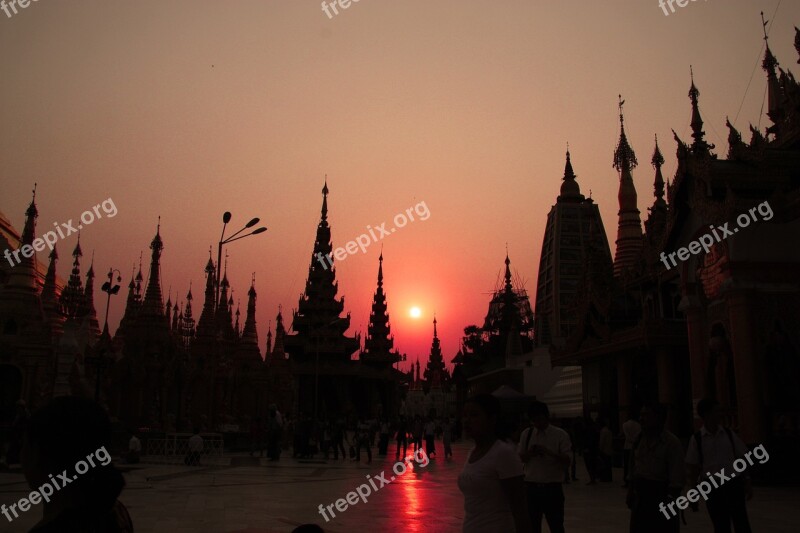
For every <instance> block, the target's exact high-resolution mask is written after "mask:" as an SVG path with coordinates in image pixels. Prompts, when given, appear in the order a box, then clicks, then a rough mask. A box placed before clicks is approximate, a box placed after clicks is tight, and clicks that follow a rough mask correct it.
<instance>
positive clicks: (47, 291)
mask: <svg viewBox="0 0 800 533" xmlns="http://www.w3.org/2000/svg"><path fill="white" fill-rule="evenodd" d="M49 257H50V264H49V265H48V266H47V275H46V276H45V278H44V286H43V287H42V303H43V304H45V306H47V304H49V303H52V302H55V300H56V263H57V262H58V252H57V251H56V245H53V250H52V251H51V252H50V256H49Z"/></svg>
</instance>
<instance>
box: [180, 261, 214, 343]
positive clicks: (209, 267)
mask: <svg viewBox="0 0 800 533" xmlns="http://www.w3.org/2000/svg"><path fill="white" fill-rule="evenodd" d="M205 273H206V291H205V300H204V301H203V310H202V311H201V312H200V320H199V321H198V322H197V336H198V337H213V336H214V309H215V302H214V301H215V299H216V290H215V288H216V286H217V281H216V269H215V268H214V261H212V260H211V247H209V249H208V263H206V268H205ZM189 292H190V293H191V290H190V291H189ZM187 299H188V296H187Z"/></svg>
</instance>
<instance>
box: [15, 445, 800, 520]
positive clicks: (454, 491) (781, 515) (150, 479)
mask: <svg viewBox="0 0 800 533" xmlns="http://www.w3.org/2000/svg"><path fill="white" fill-rule="evenodd" d="M439 445H441V443H439ZM393 450H394V448H393V447H392V448H390V451H392V452H393ZM467 450H468V447H467V445H466V444H463V443H460V444H456V445H455V446H454V452H455V459H454V460H452V461H445V460H443V459H436V460H433V461H431V462H430V464H429V465H428V466H427V467H421V466H415V468H414V469H413V470H409V471H408V472H407V473H405V474H404V475H402V476H397V478H396V480H395V481H394V482H392V483H390V484H389V485H386V486H385V487H383V488H381V489H380V490H378V491H377V492H376V493H374V494H372V495H371V496H369V497H368V501H367V502H366V503H362V502H361V501H360V500H359V502H358V503H357V504H356V505H354V506H352V507H350V508H348V509H347V510H346V511H344V512H343V513H338V512H337V516H336V517H335V518H334V519H332V520H331V521H330V522H329V523H327V524H326V523H325V520H324V519H323V518H322V517H321V516H320V515H319V513H318V507H319V505H320V504H323V505H325V506H327V505H330V504H332V503H334V502H335V501H336V500H337V499H339V498H344V497H345V496H346V495H347V493H348V492H350V491H354V490H355V489H356V487H358V486H359V485H361V484H362V483H364V482H365V480H366V477H367V476H368V475H369V476H371V477H375V476H378V475H380V474H381V472H382V471H384V472H385V477H386V478H387V479H388V478H390V476H391V475H392V472H391V468H392V466H393V464H394V460H393V459H394V455H391V456H389V457H386V458H379V457H375V458H374V459H375V460H374V461H373V463H372V464H371V465H367V464H365V462H364V461H363V458H362V463H361V464H356V463H355V462H351V461H350V460H347V461H342V460H341V459H340V460H339V461H338V462H336V461H333V460H329V461H327V462H325V461H322V460H318V461H304V462H300V461H297V460H294V459H291V458H289V457H287V456H286V454H284V458H282V459H281V460H280V461H279V462H277V463H272V462H268V461H266V459H261V460H252V462H251V460H250V458H249V457H248V456H246V455H243V456H240V455H235V456H228V457H227V458H225V459H224V460H223V462H222V464H219V465H214V466H211V465H206V466H201V467H184V466H165V465H160V466H158V465H147V464H144V465H137V468H135V469H132V470H129V471H128V472H127V473H126V475H125V477H126V479H127V482H128V485H127V487H126V489H125V491H124V492H123V493H122V497H121V499H122V501H123V503H124V504H125V505H126V506H127V507H128V510H129V511H130V514H131V517H132V518H133V522H134V526H135V530H136V532H137V533H196V532H210V533H216V532H219V533H234V532H236V533H269V532H290V531H291V530H292V529H293V528H294V527H296V526H297V525H299V524H302V523H307V522H316V523H318V524H321V525H322V526H323V527H324V529H325V531H326V532H329V533H345V532H354V531H360V530H363V531H364V532H365V533H366V532H371V531H407V532H432V533H437V532H457V531H460V527H461V520H462V518H463V516H464V513H463V509H462V505H463V502H462V498H461V493H460V492H459V490H458V487H457V485H456V478H457V476H458V472H459V471H460V469H461V466H462V463H463V461H464V460H465V457H466V453H467ZM239 464H241V465H243V466H235V465H239ZM412 464H413V462H412ZM578 476H579V477H580V478H581V479H580V480H579V481H578V482H576V483H572V484H570V485H566V486H565V491H566V507H567V508H566V517H567V518H566V530H567V531H569V532H570V533H583V532H598V533H623V532H625V531H627V523H628V522H627V520H628V512H627V509H626V508H625V505H624V498H625V491H624V489H622V488H621V486H620V485H621V482H620V481H619V480H620V479H621V471H620V470H615V471H614V476H615V480H616V481H614V482H613V483H600V484H597V485H593V486H587V485H586V483H585V482H586V479H587V478H586V475H585V473H584V472H582V471H581V470H579V473H578ZM376 485H380V483H378V482H376ZM28 492H29V490H28V489H27V486H26V484H25V482H24V479H23V477H22V475H21V474H20V473H4V474H0V503H5V504H6V505H8V504H9V503H13V502H15V501H17V500H18V499H19V498H21V497H24V496H25V495H26V494H27V493H28ZM799 497H800V489H798V488H769V487H757V488H756V491H755V496H754V499H753V501H751V502H750V504H749V506H748V509H749V512H750V517H751V523H752V525H753V530H754V531H755V532H756V533H759V532H770V533H795V532H796V531H798V524H800V509H799V508H798V506H797V503H798V501H800V498H799ZM334 510H335V508H334ZM40 517H41V506H37V507H36V508H33V509H31V510H30V511H28V512H27V513H25V514H24V515H21V516H20V518H19V519H17V520H15V521H14V522H13V523H11V524H8V523H7V522H6V519H5V518H3V517H2V516H0V518H1V519H2V523H1V524H0V531H9V532H22V531H27V530H28V529H29V528H30V527H31V526H32V525H33V524H34V523H36V522H37V521H38V520H39V519H40ZM686 518H687V521H688V525H687V526H685V527H684V528H683V529H682V531H688V532H705V531H711V527H710V522H709V520H708V516H707V514H706V512H705V509H703V508H701V512H698V513H692V512H691V511H689V512H687V515H686ZM544 530H545V531H548V530H547V526H545V527H544Z"/></svg>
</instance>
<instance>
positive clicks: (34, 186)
mask: <svg viewBox="0 0 800 533" xmlns="http://www.w3.org/2000/svg"><path fill="white" fill-rule="evenodd" d="M37 185H38V183H36V182H35V181H34V182H33V201H34V202H35V201H36V186H37Z"/></svg>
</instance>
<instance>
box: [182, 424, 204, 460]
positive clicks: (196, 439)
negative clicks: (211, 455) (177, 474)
mask: <svg viewBox="0 0 800 533" xmlns="http://www.w3.org/2000/svg"><path fill="white" fill-rule="evenodd" d="M188 445H189V453H187V454H186V459H184V463H185V464H186V466H199V465H200V455H201V454H202V453H203V437H201V436H200V430H199V429H197V428H195V430H194V435H192V436H191V437H189V442H188Z"/></svg>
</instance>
